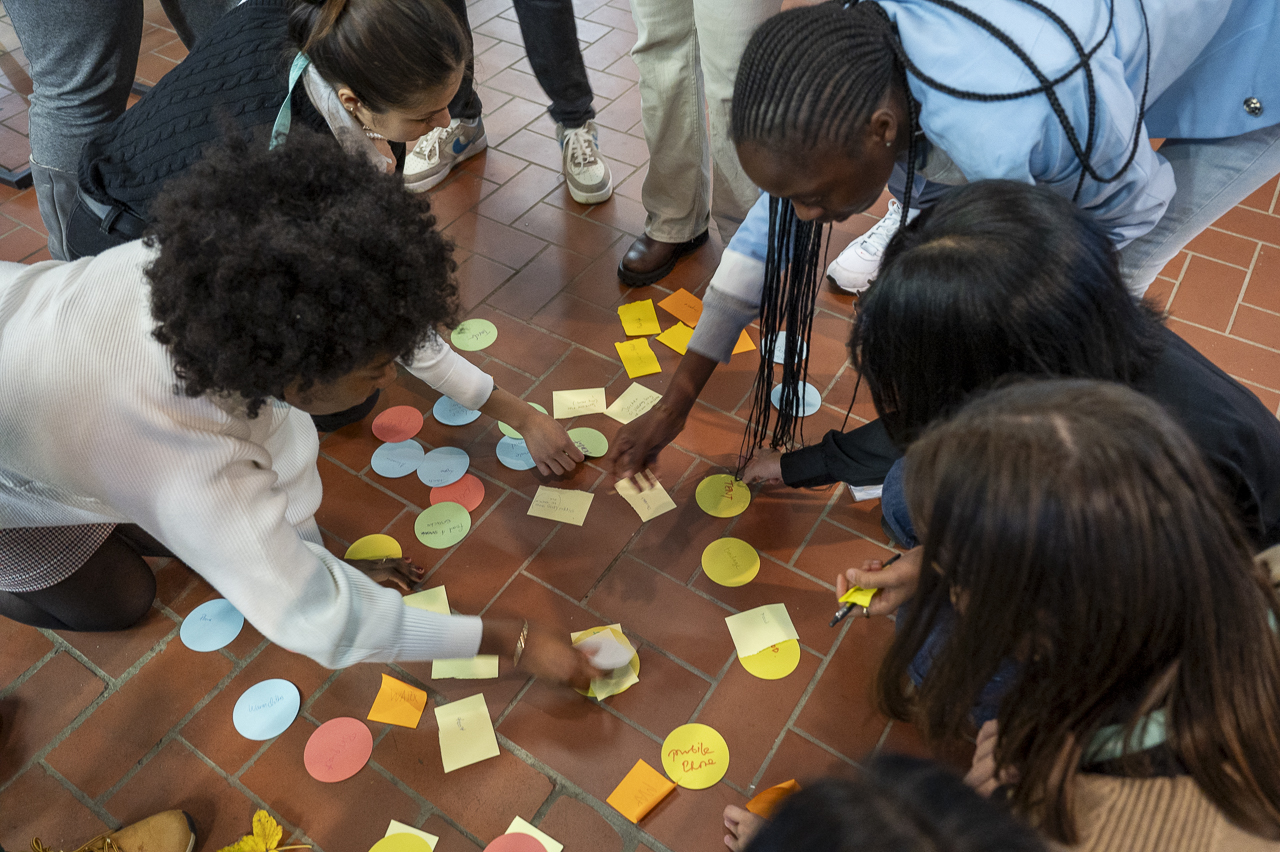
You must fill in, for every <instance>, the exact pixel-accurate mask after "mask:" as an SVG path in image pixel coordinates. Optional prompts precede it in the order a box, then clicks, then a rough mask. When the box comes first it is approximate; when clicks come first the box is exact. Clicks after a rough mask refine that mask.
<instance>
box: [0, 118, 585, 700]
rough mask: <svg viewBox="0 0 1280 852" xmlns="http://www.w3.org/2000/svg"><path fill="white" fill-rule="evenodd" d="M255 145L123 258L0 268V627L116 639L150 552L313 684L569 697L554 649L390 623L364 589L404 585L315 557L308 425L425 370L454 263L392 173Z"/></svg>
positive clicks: (497, 628) (491, 633)
mask: <svg viewBox="0 0 1280 852" xmlns="http://www.w3.org/2000/svg"><path fill="white" fill-rule="evenodd" d="M260 142H261V140H258V141H257V142H254V143H249V142H247V141H243V140H237V141H232V142H230V143H228V144H227V145H226V146H225V147H223V148H221V149H218V150H215V151H213V152H212V153H211V154H210V156H208V157H207V158H206V159H205V160H204V161H203V162H201V163H198V164H196V165H195V166H193V167H191V168H190V169H188V170H187V172H186V173H185V174H184V175H182V176H181V177H178V178H175V179H174V180H173V181H171V182H170V183H169V185H168V186H167V187H166V189H165V191H164V192H163V193H162V194H161V195H160V196H159V198H158V199H157V201H156V204H155V206H154V208H153V209H154V213H155V230H154V234H153V236H151V237H149V238H147V239H145V240H141V241H136V242H132V243H127V244H125V245H123V246H119V247H117V248H114V249H111V250H109V251H106V252H104V253H103V254H101V255H98V256H96V257H91V258H84V259H82V260H79V261H75V262H70V263H67V262H61V261H50V262H46V263H41V264H36V265H34V266H22V265H19V264H15V263H5V264H0V396H2V397H3V399H4V401H5V403H4V405H3V406H0V589H3V591H0V614H3V615H4V616H6V617H8V618H10V619H13V620H15V621H19V622H22V623H24V624H29V625H34V626H37V627H45V628H51V629H70V630H118V629H123V628H125V627H128V626H129V625H131V624H133V623H134V622H136V621H137V620H138V619H140V618H141V617H142V616H144V615H145V614H146V612H147V611H148V610H149V609H150V607H151V603H152V600H153V599H154V596H155V589H156V587H155V579H154V577H153V576H152V573H151V571H150V570H149V568H148V567H147V564H146V563H145V562H144V561H143V559H142V556H143V555H163V554H165V553H166V552H167V553H168V554H171V555H173V556H176V557H177V558H178V559H181V560H182V561H183V562H185V563H186V564H187V565H189V566H191V568H192V569H194V570H195V571H196V572H197V573H199V574H200V575H201V576H203V577H204V578H205V579H206V580H208V582H209V583H210V584H211V585H212V586H213V587H214V588H215V589H217V591H218V592H219V593H220V594H222V595H223V596H224V597H225V598H226V599H227V600H228V601H229V602H230V603H231V604H232V605H234V606H235V607H236V608H237V609H238V610H239V611H240V612H241V613H243V614H244V616H245V617H246V618H247V619H248V620H249V622H250V623H251V624H253V625H254V627H256V628H257V629H258V630H259V631H260V632H261V633H262V634H263V635H264V636H266V637H267V638H268V639H270V640H271V641H272V642H275V643H276V644H278V645H280V646H282V647H284V648H287V649H289V650H291V651H295V652H297V653H300V654H305V655H307V656H309V657H311V658H312V659H314V660H316V661H317V662H319V663H321V664H322V665H325V666H329V667H331V668H341V667H344V666H349V665H351V664H353V663H358V662H372V661H376V662H388V661H392V660H425V659H433V658H440V657H443V658H453V657H470V656H473V655H476V654H480V653H483V654H496V655H501V656H504V657H506V658H507V659H508V660H512V661H514V662H515V663H516V664H518V665H519V666H520V667H521V668H523V669H525V670H526V671H529V672H531V673H533V674H536V675H539V676H543V677H547V678H549V679H552V680H557V681H574V682H581V681H583V680H585V679H587V678H589V677H590V676H591V675H592V674H593V670H592V669H591V667H590V666H589V665H588V663H587V661H586V659H585V657H584V656H582V655H581V654H580V653H579V652H578V651H577V650H575V649H573V648H572V647H571V646H570V645H569V644H568V641H567V637H562V636H559V635H557V634H556V633H554V632H552V631H549V630H546V629H543V628H540V627H538V626H537V625H530V624H529V623H528V622H521V621H520V620H518V619H516V620H510V619H507V620H504V619H491V618H486V619H484V620H483V621H482V620H481V619H479V618H475V617H470V616H442V615H438V614H435V613H430V612H425V611H423V610H418V609H413V608H410V607H406V606H405V605H404V604H403V603H402V602H401V598H400V595H399V594H398V593H397V592H395V591H394V590H391V589H387V588H382V587H381V586H379V585H378V584H376V583H375V582H373V580H371V579H370V576H366V572H368V573H369V574H370V575H371V576H373V577H375V578H377V579H397V578H399V579H408V580H410V581H413V580H417V579H419V578H420V573H421V572H420V571H419V570H418V569H416V568H414V567H413V566H412V564H411V563H408V562H404V561H396V562H394V563H393V565H392V566H391V568H392V569H393V570H394V571H395V572H396V574H391V572H390V571H386V570H379V568H380V566H379V565H377V564H374V563H370V564H364V565H360V564H358V563H357V564H356V565H355V567H353V565H352V564H348V563H345V562H343V561H341V560H339V559H337V558H336V557H334V556H333V555H332V554H330V553H328V552H327V551H326V550H325V548H324V547H323V546H322V544H321V540H320V533H319V529H318V527H317V525H316V521H315V517H314V515H315V511H316V509H317V507H318V506H319V505H320V497H321V484H320V475H319V472H318V470H317V467H316V460H317V457H318V454H319V445H318V441H317V437H316V430H315V427H314V426H313V425H312V422H311V419H310V417H309V415H311V414H325V413H328V412H331V411H338V410H341V409H344V408H348V407H350V406H351V405H353V404H354V403H356V402H359V401H360V400H363V399H365V398H366V397H367V396H369V394H370V393H371V392H372V391H374V390H375V389H377V388H380V387H385V386H386V385H388V384H390V383H391V382H392V381H393V380H394V379H395V376H396V361H397V360H401V361H407V360H410V359H414V360H415V362H422V361H430V360H431V359H439V358H441V357H442V355H441V353H442V352H446V351H449V350H448V347H447V346H445V345H444V343H443V342H442V341H441V340H440V336H439V330H440V329H441V328H445V327H448V326H450V325H452V324H454V323H456V321H457V312H458V296H457V289H456V284H455V282H454V280H453V272H454V269H455V268H456V266H455V264H454V261H453V259H452V256H451V253H452V249H451V246H450V244H449V243H448V242H447V241H446V240H445V239H444V238H443V237H441V235H440V234H439V233H438V232H437V231H436V229H435V219H434V217H432V216H431V215H430V214H429V212H428V207H427V203H426V201H425V200H420V199H419V198H418V197H415V196H413V195H411V194H410V193H408V192H407V191H406V190H405V188H404V186H403V184H402V182H401V181H400V180H399V179H398V178H397V177H396V176H394V175H391V174H386V173H383V172H379V171H378V170H377V169H376V168H374V167H372V166H371V165H369V164H368V163H367V162H362V161H360V160H359V159H355V158H352V157H350V156H348V155H347V154H345V153H343V152H342V151H341V150H340V149H339V148H338V147H337V146H335V145H333V144H332V142H331V141H330V140H327V139H324V138H323V137H319V136H315V135H312V134H302V133H294V134H292V135H291V136H290V138H289V140H288V142H286V143H285V144H284V145H283V146H281V147H278V148H276V149H275V150H267V146H266V145H265V144H260ZM358 569H364V570H358Z"/></svg>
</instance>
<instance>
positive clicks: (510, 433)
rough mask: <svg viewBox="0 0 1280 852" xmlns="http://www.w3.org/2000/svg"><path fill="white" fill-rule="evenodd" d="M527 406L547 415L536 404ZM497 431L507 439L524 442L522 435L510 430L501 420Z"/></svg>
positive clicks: (543, 409) (544, 410) (532, 403)
mask: <svg viewBox="0 0 1280 852" xmlns="http://www.w3.org/2000/svg"><path fill="white" fill-rule="evenodd" d="M529 404H530V405H532V406H533V407H534V408H536V409H538V410H539V411H541V412H542V413H543V414H546V413H547V410H546V409H545V408H543V407H542V406H541V405H538V403H536V402H531V403H529ZM498 430H499V431H500V432H502V434H504V435H506V436H507V437H508V438H515V439H516V440H517V441H522V440H524V436H523V435H521V434H520V433H519V432H517V431H516V430H515V429H512V428H511V427H510V426H508V425H507V424H506V423H503V422H502V421H501V420H499V421H498Z"/></svg>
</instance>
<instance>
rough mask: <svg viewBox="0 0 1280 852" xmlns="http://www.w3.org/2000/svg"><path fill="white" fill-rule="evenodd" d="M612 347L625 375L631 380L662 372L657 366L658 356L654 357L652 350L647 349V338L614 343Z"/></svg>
mask: <svg viewBox="0 0 1280 852" xmlns="http://www.w3.org/2000/svg"><path fill="white" fill-rule="evenodd" d="M613 347H614V348H615V349H617V350H618V357H619V358H621V359H622V366H624V367H626V368H627V375H628V376H630V377H631V378H633V379H638V378H640V377H641V376H649V375H652V374H653V373H661V372H662V367H661V366H660V365H659V364H658V356H657V355H654V354H653V350H652V349H650V348H649V338H647V337H637V338H636V339H635V340H628V341H626V342H624V343H615V344H613Z"/></svg>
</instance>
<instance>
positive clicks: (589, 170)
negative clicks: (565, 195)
mask: <svg viewBox="0 0 1280 852" xmlns="http://www.w3.org/2000/svg"><path fill="white" fill-rule="evenodd" d="M556 138H557V139H559V140H560V159H561V169H562V170H563V171H564V181H565V183H567V184H568V185H569V194H570V195H572V196H573V200H574V201H576V202H578V203H579V204H599V203H600V202H602V201H605V200H607V199H608V198H609V196H610V195H613V175H612V174H610V172H609V165H608V163H606V162H605V161H604V160H603V159H601V157H600V142H599V138H598V133H597V131H596V123H595V122H594V121H588V122H587V123H586V124H584V125H582V126H581V127H574V128H571V129H568V130H566V129H565V126H564V125H563V124H556Z"/></svg>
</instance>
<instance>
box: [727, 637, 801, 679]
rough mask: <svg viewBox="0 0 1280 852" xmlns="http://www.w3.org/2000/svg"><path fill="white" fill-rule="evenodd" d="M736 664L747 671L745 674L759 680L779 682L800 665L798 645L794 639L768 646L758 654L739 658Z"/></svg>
mask: <svg viewBox="0 0 1280 852" xmlns="http://www.w3.org/2000/svg"><path fill="white" fill-rule="evenodd" d="M738 662H740V663H742V667H743V668H744V669H746V670H747V674H752V675H755V676H756V677H758V678H760V679H761V680H779V679H781V678H784V677H786V676H787V675H789V674H791V673H792V672H793V671H795V670H796V666H798V665H800V643H799V642H798V641H796V640H795V639H788V640H787V641H785V642H779V643H778V644H777V645H770V646H769V647H768V648H765V649H764V650H763V651H761V652H760V653H758V654H752V655H751V656H749V657H739V658H738Z"/></svg>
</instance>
